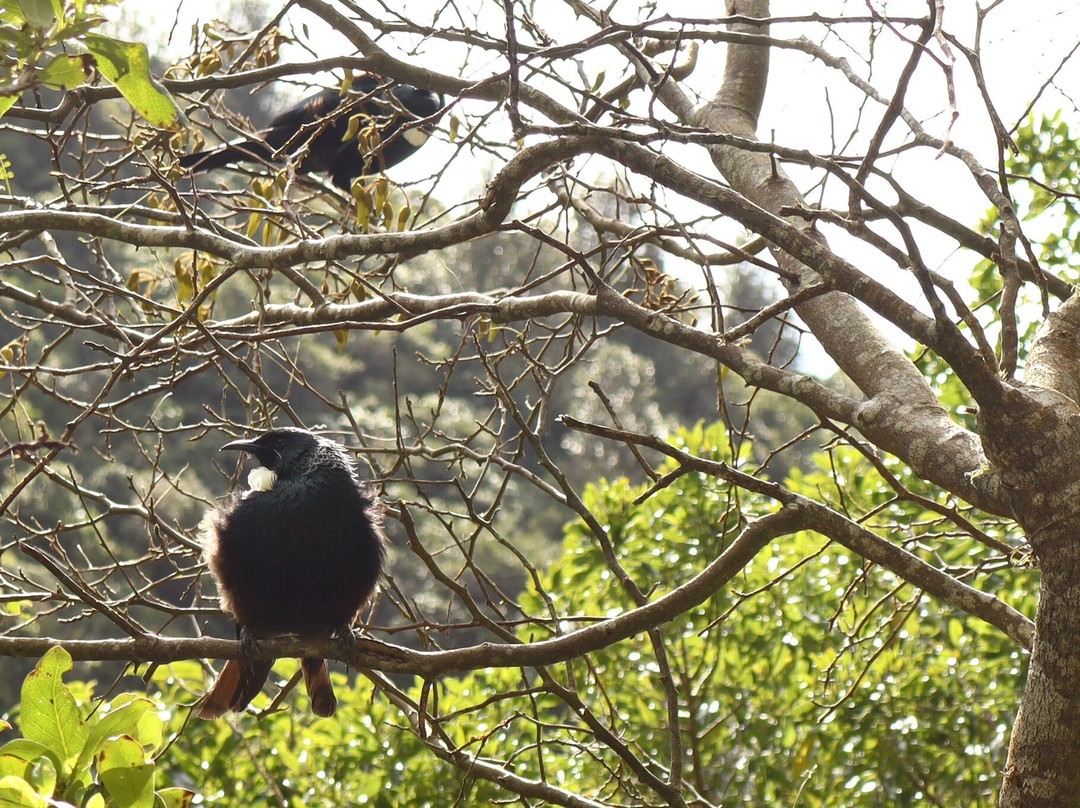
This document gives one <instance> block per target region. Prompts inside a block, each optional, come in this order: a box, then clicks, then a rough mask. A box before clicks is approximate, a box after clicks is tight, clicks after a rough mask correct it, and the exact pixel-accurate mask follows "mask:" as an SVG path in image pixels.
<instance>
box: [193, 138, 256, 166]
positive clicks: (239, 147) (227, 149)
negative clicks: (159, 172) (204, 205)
mask: <svg viewBox="0 0 1080 808" xmlns="http://www.w3.org/2000/svg"><path fill="white" fill-rule="evenodd" d="M272 156H273V151H272V150H271V149H270V148H269V147H268V146H267V145H266V144H265V143H262V142H260V141H258V140H247V141H244V142H243V143H234V144H232V145H231V146H222V147H220V148H217V149H208V150H207V151H201V152H195V153H194V154H185V155H182V156H181V157H180V167H181V168H186V169H190V170H191V171H194V172H202V171H212V170H213V169H215V168H223V167H225V166H227V165H228V164H229V163H265V162H268V161H270V159H271V157H272Z"/></svg>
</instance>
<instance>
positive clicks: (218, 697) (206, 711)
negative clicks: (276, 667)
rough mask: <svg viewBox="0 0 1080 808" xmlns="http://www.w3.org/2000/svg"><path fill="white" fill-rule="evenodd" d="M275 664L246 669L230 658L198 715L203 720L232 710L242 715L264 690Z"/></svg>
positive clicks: (257, 664) (253, 664)
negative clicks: (242, 711)
mask: <svg viewBox="0 0 1080 808" xmlns="http://www.w3.org/2000/svg"><path fill="white" fill-rule="evenodd" d="M273 664H274V663H273V662H272V661H270V662H254V663H252V664H251V665H247V666H245V665H242V664H240V662H239V661H237V660H235V659H230V660H229V661H228V662H226V663H225V667H224V668H223V669H222V671H221V675H219V676H218V678H217V681H216V682H214V686H213V687H212V688H210V692H209V693H207V694H206V697H205V698H204V699H203V701H202V704H200V705H199V706H198V707H197V708H196V710H195V715H197V716H198V717H199V718H207V719H214V718H221V716H223V715H225V713H227V712H229V711H230V710H232V711H233V712H234V713H238V712H240V711H241V710H243V709H244V708H245V707H247V706H248V704H250V703H251V700H252V699H253V698H255V696H257V695H258V693H259V691H260V690H262V686H263V685H264V684H265V683H266V679H267V677H268V676H269V675H270V668H271V667H273Z"/></svg>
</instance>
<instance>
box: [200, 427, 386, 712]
mask: <svg viewBox="0 0 1080 808" xmlns="http://www.w3.org/2000/svg"><path fill="white" fill-rule="evenodd" d="M221 448H222V449H223V450H224V449H237V450H239V451H242V452H247V453H248V454H251V455H254V456H255V458H256V459H257V460H258V461H259V463H260V465H259V467H257V468H254V469H252V470H251V472H250V473H249V474H248V490H247V491H244V492H243V493H242V494H240V495H239V496H233V497H231V498H229V499H228V500H226V501H224V502H223V503H222V504H221V505H219V506H217V507H215V508H212V509H211V510H210V511H209V512H207V514H206V516H205V517H204V519H203V522H202V525H201V530H202V534H203V545H204V548H205V554H206V560H207V563H208V564H209V565H210V570H211V572H213V574H214V577H215V578H216V579H217V583H218V589H219V592H220V595H221V607H222V609H223V610H224V611H225V613H226V614H228V615H229V616H230V617H231V618H232V619H233V621H234V622H235V623H236V629H237V636H238V638H239V639H240V641H241V647H242V649H247V650H246V651H245V653H244V654H242V656H247V655H250V654H251V650H252V645H253V644H254V645H257V640H258V639H261V638H267V637H276V636H281V635H285V634H298V635H300V636H304V637H328V636H333V635H336V636H338V637H340V638H342V639H343V640H347V639H348V638H350V637H351V636H352V634H351V629H350V627H349V626H350V624H351V623H352V621H353V618H354V617H356V614H357V612H359V611H360V609H361V608H362V607H363V606H364V604H365V603H367V601H368V599H369V598H370V597H371V594H372V592H373V591H374V589H375V582H376V580H377V579H378V577H379V573H380V572H381V571H382V568H383V559H384V556H385V541H386V539H385V536H384V535H383V530H382V522H383V507H382V504H381V502H380V501H379V499H378V497H377V496H376V495H375V493H374V491H373V490H372V489H371V487H370V486H368V485H367V484H365V483H363V482H361V480H360V478H359V477H358V476H357V474H356V468H355V466H354V464H353V461H352V459H351V458H350V457H349V455H348V454H347V453H346V452H345V450H344V448H342V447H341V446H339V445H338V444H336V443H334V442H333V441H331V440H327V439H326V438H321V437H319V436H317V435H313V434H312V433H310V432H307V431H305V430H303V429H293V428H284V429H272V430H270V431H269V432H266V433H264V434H262V435H260V436H259V437H257V438H255V439H254V440H238V441H233V442H232V443H227V444H226V445H224V446H222V447H221ZM272 665H273V663H272V662H267V661H261V662H247V661H245V660H244V659H243V658H242V659H241V660H239V661H237V660H229V661H228V662H227V663H226V665H225V668H224V670H222V672H221V675H220V676H219V677H218V679H217V681H216V682H215V683H214V687H213V688H212V689H211V690H210V692H209V693H208V694H207V695H206V698H205V699H204V700H203V702H202V704H200V705H199V707H198V711H197V715H198V716H199V717H200V718H217V717H219V716H221V715H223V714H224V713H226V712H227V711H229V710H232V711H233V712H240V711H241V710H243V709H244V708H245V707H246V706H247V705H248V703H249V702H250V701H251V700H252V699H253V698H255V696H256V694H258V692H259V691H260V690H261V689H262V686H263V684H264V683H265V682H266V678H267V676H269V674H270V668H271V666H272ZM301 668H302V670H303V672H304V682H305V683H306V685H307V692H308V696H309V697H310V699H311V711H312V712H313V713H315V714H316V715H321V716H330V715H333V714H334V710H335V709H336V708H337V699H335V698H334V689H333V687H332V686H331V684H330V674H329V671H328V669H327V665H326V660H325V659H303V660H301Z"/></svg>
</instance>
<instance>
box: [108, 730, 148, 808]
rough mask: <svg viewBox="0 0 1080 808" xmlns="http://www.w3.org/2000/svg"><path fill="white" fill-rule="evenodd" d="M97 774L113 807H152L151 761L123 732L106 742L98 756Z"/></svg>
mask: <svg viewBox="0 0 1080 808" xmlns="http://www.w3.org/2000/svg"><path fill="white" fill-rule="evenodd" d="M98 776H99V778H100V779H101V784H102V785H103V786H105V791H106V792H108V794H109V797H111V799H110V800H109V805H111V806H116V808H153V806H154V764H153V763H147V762H146V753H145V752H143V748H142V745H141V744H140V743H139V742H138V741H136V740H135V739H134V738H131V737H129V736H127V735H123V736H121V737H119V738H112V739H110V740H108V741H106V743H105V746H104V748H103V749H102V750H101V755H100V756H99V757H98Z"/></svg>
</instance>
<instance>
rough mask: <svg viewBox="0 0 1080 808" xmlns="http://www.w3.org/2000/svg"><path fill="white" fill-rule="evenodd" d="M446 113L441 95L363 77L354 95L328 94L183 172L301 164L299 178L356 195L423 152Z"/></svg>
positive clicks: (187, 159)
mask: <svg viewBox="0 0 1080 808" xmlns="http://www.w3.org/2000/svg"><path fill="white" fill-rule="evenodd" d="M442 105H443V98H442V96H441V95H438V94H437V93H433V92H431V91H429V90H420V89H417V88H416V87H410V86H409V85H407V84H391V83H390V82H388V81H385V80H384V79H381V78H379V77H378V76H372V75H363V76H359V77H358V78H355V79H353V81H352V87H351V90H350V92H349V93H347V94H344V95H343V94H342V93H341V92H340V91H339V90H323V91H322V92H320V93H317V94H315V95H313V96H311V97H309V98H306V99H304V100H303V101H301V102H300V103H299V104H297V105H296V106H294V107H292V108H290V109H288V110H286V111H285V112H283V113H281V114H280V115H278V116H277V117H276V118H274V119H273V120H272V121H271V122H270V125H269V126H268V127H267V128H266V129H265V130H264V131H263V132H261V133H260V137H259V138H258V139H251V140H245V141H241V142H239V143H230V144H228V145H226V146H220V147H218V148H216V149H208V150H206V151H201V152H196V153H195V154H188V155H185V156H183V157H181V158H180V165H181V167H183V168H187V169H191V170H192V171H195V172H201V171H210V170H211V169H215V168H222V167H224V166H227V165H229V164H230V163H264V164H265V163H272V162H281V161H284V160H285V159H286V158H287V157H294V156H295V157H297V158H298V163H297V170H298V171H302V172H308V173H310V172H321V173H326V174H329V175H330V178H331V179H332V180H333V182H334V185H336V186H337V187H339V188H341V189H343V190H345V191H348V190H349V188H350V187H351V185H352V181H353V180H354V179H356V178H357V177H361V176H367V175H370V174H377V173H380V172H382V171H385V170H386V169H388V168H390V167H391V166H393V165H396V164H397V163H400V162H401V161H402V160H404V159H405V158H406V157H409V156H410V155H412V154H413V153H414V152H415V151H416V150H417V149H419V148H420V147H421V146H422V145H423V144H424V143H425V142H426V141H427V139H428V136H429V135H430V134H431V132H432V130H433V129H434V128H435V118H436V116H437V115H438V113H439V111H440V110H441V109H442ZM354 118H355V119H356V120H355V121H354V120H353V119H354Z"/></svg>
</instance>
